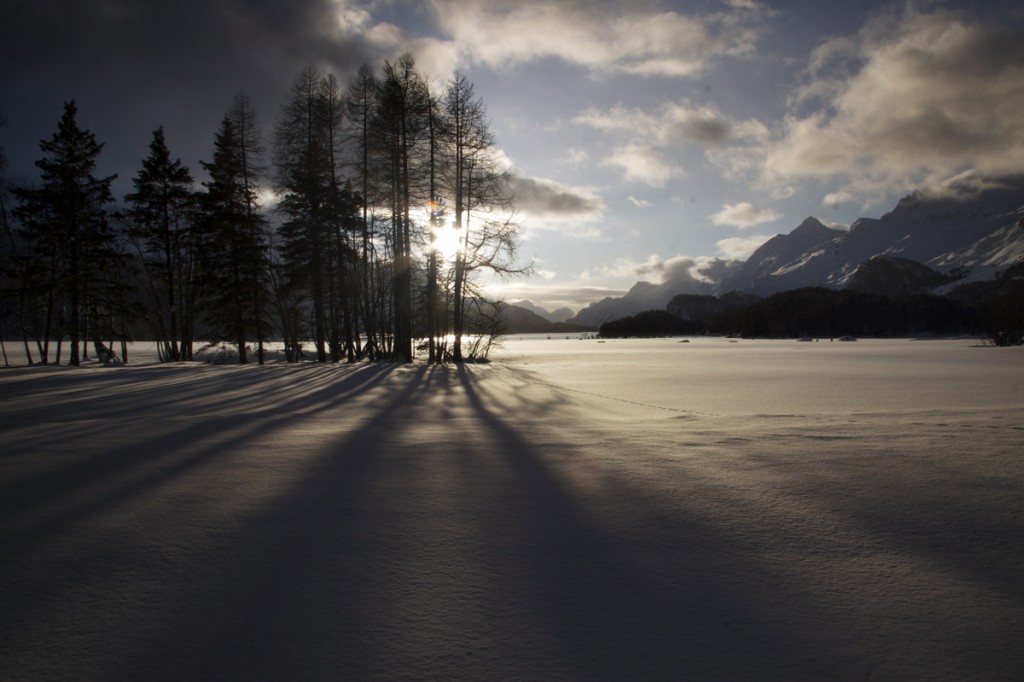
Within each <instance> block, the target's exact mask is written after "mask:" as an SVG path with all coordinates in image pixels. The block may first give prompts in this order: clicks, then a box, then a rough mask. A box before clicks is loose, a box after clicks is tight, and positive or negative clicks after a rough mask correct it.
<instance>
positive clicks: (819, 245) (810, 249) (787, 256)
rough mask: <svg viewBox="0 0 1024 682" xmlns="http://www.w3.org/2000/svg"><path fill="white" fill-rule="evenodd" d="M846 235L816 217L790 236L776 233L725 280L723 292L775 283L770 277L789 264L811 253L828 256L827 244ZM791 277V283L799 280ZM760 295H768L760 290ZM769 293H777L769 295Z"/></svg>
mask: <svg viewBox="0 0 1024 682" xmlns="http://www.w3.org/2000/svg"><path fill="white" fill-rule="evenodd" d="M842 235H843V232H842V231H841V230H834V229H832V228H830V227H826V226H825V225H824V224H822V223H821V221H819V220H818V219H817V218H807V219H805V220H804V221H803V222H802V223H800V225H798V226H797V228H796V229H795V230H793V231H792V232H790V233H789V234H777V235H775V236H774V237H772V238H771V239H769V240H768V241H766V242H765V243H764V244H762V245H761V246H760V247H759V248H758V249H757V250H756V251H754V253H752V254H751V255H750V258H748V259H747V261H746V262H745V263H744V264H743V266H742V267H740V268H738V269H737V270H736V271H735V272H733V273H732V274H731V275H729V276H728V277H726V278H725V279H724V280H723V281H722V285H721V290H722V291H744V290H750V289H753V288H754V287H755V285H756V284H758V283H762V282H765V281H773V280H772V279H771V278H772V277H773V276H774V275H776V274H777V273H778V272H780V271H782V270H784V269H785V268H786V266H787V265H789V264H791V263H794V262H800V261H801V259H802V258H806V254H808V253H812V254H813V253H816V252H818V251H816V250H818V249H821V251H820V253H825V250H826V249H825V245H827V244H828V243H829V242H832V241H833V240H835V239H838V238H840V237H841V236H842ZM798 277H799V275H797V276H796V277H790V280H793V279H797V278H798ZM813 283H814V282H811V281H804V282H800V283H798V284H796V285H793V286H787V287H786V288H790V289H796V288H799V287H802V286H810V285H811V284H813ZM758 293H768V292H763V291H761V287H758ZM770 293H774V291H773V292H770Z"/></svg>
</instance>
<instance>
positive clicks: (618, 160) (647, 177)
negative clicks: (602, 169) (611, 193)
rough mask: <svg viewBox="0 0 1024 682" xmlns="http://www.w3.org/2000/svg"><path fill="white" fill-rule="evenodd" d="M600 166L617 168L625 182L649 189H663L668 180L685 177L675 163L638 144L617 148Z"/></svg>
mask: <svg viewBox="0 0 1024 682" xmlns="http://www.w3.org/2000/svg"><path fill="white" fill-rule="evenodd" d="M601 165H603V166H611V167H614V168H619V169H620V170H622V172H623V176H624V178H625V180H626V181H627V182H641V183H644V184H646V185H650V186H651V187H664V186H665V185H666V184H667V183H668V182H669V181H670V180H674V179H676V178H681V177H683V176H685V175H686V173H685V172H684V171H683V169H682V168H681V167H680V166H679V164H677V163H676V162H675V161H672V160H671V159H667V158H665V156H664V155H663V154H661V153H660V152H658V151H657V150H656V149H654V148H652V147H647V146H644V145H640V144H628V145H626V146H624V147H619V148H618V149H616V150H615V151H614V152H613V153H612V154H611V155H610V156H608V157H607V158H606V159H605V160H604V161H602V162H601Z"/></svg>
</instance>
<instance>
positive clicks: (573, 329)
mask: <svg viewBox="0 0 1024 682" xmlns="http://www.w3.org/2000/svg"><path fill="white" fill-rule="evenodd" d="M498 305H499V306H500V309H501V313H502V315H503V316H504V332H503V333H505V334H560V333H567V334H571V333H579V332H590V331H595V329H596V328H595V327H591V326H588V325H583V324H573V323H571V322H552V321H550V320H546V319H544V318H543V317H541V316H540V315H538V314H536V313H535V312H533V311H532V310H528V309H526V308H523V307H521V306H519V305H510V304H508V303H499V304H498Z"/></svg>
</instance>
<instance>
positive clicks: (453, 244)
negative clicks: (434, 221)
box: [434, 221, 461, 260]
mask: <svg viewBox="0 0 1024 682" xmlns="http://www.w3.org/2000/svg"><path fill="white" fill-rule="evenodd" d="M460 236H461V235H460V234H459V231H458V230H456V229H455V226H454V225H452V224H451V223H450V222H447V221H446V222H445V223H444V224H443V225H438V226H437V227H436V228H435V229H434V248H435V249H437V252H438V254H439V255H440V256H441V257H442V258H444V259H445V260H452V259H453V258H455V256H456V255H457V254H458V253H459V250H460V248H461V239H460Z"/></svg>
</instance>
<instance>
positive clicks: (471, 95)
mask: <svg viewBox="0 0 1024 682" xmlns="http://www.w3.org/2000/svg"><path fill="white" fill-rule="evenodd" d="M442 107H443V110H444V113H445V128H446V134H447V146H448V149H447V155H448V159H447V172H446V174H445V176H446V184H447V187H446V190H447V193H448V195H449V196H450V198H451V205H452V207H453V209H454V213H453V219H454V223H455V225H454V227H455V230H456V232H457V233H458V235H459V243H460V247H459V249H458V252H457V253H456V255H455V262H454V266H453V267H454V285H453V286H454V289H453V292H452V298H453V300H452V310H453V331H454V335H455V339H454V342H453V348H452V358H453V359H454V360H455V361H456V362H459V361H461V360H462V357H463V352H462V350H463V349H462V337H463V335H464V334H465V333H466V305H467V302H469V301H470V300H480V299H481V298H482V296H481V292H480V291H477V290H474V288H473V287H472V284H473V281H472V276H473V274H474V273H475V272H477V271H479V270H489V271H491V272H493V273H497V274H499V275H508V274H515V273H523V272H525V271H526V269H525V268H517V267H516V265H515V258H516V253H517V250H518V247H519V241H518V236H519V229H518V226H517V225H516V224H515V223H514V222H513V221H512V219H511V218H510V217H508V216H507V215H506V216H503V215H501V214H502V213H505V212H510V211H511V208H512V197H511V196H510V195H509V193H508V187H509V183H508V173H507V169H506V168H504V167H503V164H502V161H501V158H500V156H499V155H498V153H497V151H496V149H495V147H494V134H493V132H492V131H491V129H490V123H489V121H488V120H487V112H486V108H485V107H484V104H483V100H481V99H480V98H479V97H478V96H477V95H476V93H475V92H474V89H473V84H472V82H470V81H469V79H468V78H466V76H465V75H464V74H456V75H455V77H454V78H453V79H452V80H451V82H450V83H449V84H448V88H447V90H446V91H445V94H444V97H443V99H442ZM475 212H476V215H475V219H474V213H475ZM488 213H489V214H490V215H488Z"/></svg>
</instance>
